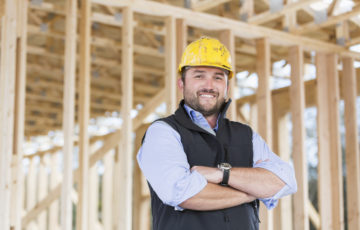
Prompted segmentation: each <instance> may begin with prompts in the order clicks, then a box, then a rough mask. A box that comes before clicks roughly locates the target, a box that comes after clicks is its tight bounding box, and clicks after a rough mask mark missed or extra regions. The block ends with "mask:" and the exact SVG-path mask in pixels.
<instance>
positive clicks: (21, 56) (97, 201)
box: [0, 0, 360, 230]
mask: <svg viewBox="0 0 360 230" xmlns="http://www.w3.org/2000/svg"><path fill="white" fill-rule="evenodd" d="M0 17H1V54H0V55H1V57H0V58H1V62H0V63H1V64H0V132H1V135H0V175H1V178H0V204H1V205H0V206H1V207H0V229H3V230H8V229H13V230H20V229H29V230H34V229H40V230H45V229H50V230H56V229H63V230H70V229H75V228H76V229H82V230H87V229H90V230H109V229H117V230H120V229H121V230H130V229H134V230H140V229H141V230H145V229H151V227H150V226H151V224H150V223H151V216H150V195H149V191H148V186H147V183H146V181H145V179H144V178H143V176H142V174H141V172H140V170H139V168H138V166H137V164H136V159H135V156H136V152H137V150H138V149H139V146H140V144H141V138H142V136H143V134H144V132H145V130H146V128H147V127H148V126H149V124H150V123H151V121H153V120H154V119H156V118H158V117H162V116H166V115H169V114H171V113H173V112H174V111H175V109H176V108H177V106H178V103H179V101H180V99H181V98H182V94H181V92H179V91H178V89H177V88H176V81H177V78H178V73H177V65H178V63H179V59H180V57H181V54H182V52H183V50H184V48H185V47H186V45H187V44H189V43H190V42H192V41H194V40H196V39H198V38H200V37H201V36H210V37H214V38H218V39H219V40H220V41H222V42H223V43H224V44H225V45H226V46H227V48H228V49H229V50H230V52H231V53H232V59H233V63H234V66H235V71H236V73H237V74H236V77H234V78H233V79H232V80H231V82H230V85H231V97H232V99H233V103H232V105H231V109H230V110H229V111H228V117H229V118H231V119H233V120H237V121H240V122H243V123H246V124H250V125H251V127H252V128H253V129H254V130H256V131H257V132H258V133H259V134H260V135H261V136H262V137H263V138H264V139H265V140H266V141H267V143H268V144H269V145H270V146H271V148H272V150H273V151H274V152H275V153H277V154H278V155H279V156H280V157H281V158H282V159H284V160H286V161H290V162H292V164H293V166H294V169H295V173H296V179H297V183H298V191H297V193H295V194H294V195H293V196H291V197H286V198H284V199H282V200H281V201H280V202H279V204H278V206H277V207H276V208H275V209H274V210H273V211H266V210H265V209H261V210H260V213H261V225H260V228H261V229H264V230H265V229H266V230H267V229H269V230H271V229H274V230H289V229H296V230H308V229H322V230H330V229H333V230H345V229H348V230H359V229H360V168H359V167H360V158H359V130H360V124H359V123H360V121H359V117H360V113H359V111H360V99H359V95H360V69H359V68H358V67H359V66H360V65H359V61H360V53H359V52H360V49H359V48H358V47H357V45H359V44H360V1H358V0H322V1H321V0H298V1H295V0H30V1H28V0H1V1H0ZM308 109H313V111H315V115H314V117H313V122H312V123H310V126H313V127H310V128H312V129H311V130H313V131H314V132H315V134H316V136H315V137H313V139H312V140H316V141H315V142H311V141H309V139H310V137H309V133H308V131H307V130H308V129H307V122H308V121H307V119H306V111H307V110H308ZM309 146H310V147H309ZM342 146H344V147H342ZM309 148H315V150H314V151H315V154H314V156H315V157H316V159H315V160H314V159H312V158H309V153H307V151H309ZM309 162H310V163H311V164H313V165H315V166H314V168H315V169H316V170H315V174H316V178H317V179H316V182H315V183H310V182H309V178H310V177H311V175H310V172H309ZM314 162H315V163H314ZM345 182H346V183H345ZM315 187H316V189H315ZM311 191H316V193H315V196H316V198H314V197H312V196H310V195H309V194H310V193H311Z"/></svg>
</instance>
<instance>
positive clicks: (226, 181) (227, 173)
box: [221, 169, 230, 185]
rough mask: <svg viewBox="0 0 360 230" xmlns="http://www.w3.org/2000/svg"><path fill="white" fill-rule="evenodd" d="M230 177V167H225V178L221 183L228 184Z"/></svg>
mask: <svg viewBox="0 0 360 230" xmlns="http://www.w3.org/2000/svg"><path fill="white" fill-rule="evenodd" d="M229 177H230V169H223V180H222V182H221V185H228V182H229Z"/></svg>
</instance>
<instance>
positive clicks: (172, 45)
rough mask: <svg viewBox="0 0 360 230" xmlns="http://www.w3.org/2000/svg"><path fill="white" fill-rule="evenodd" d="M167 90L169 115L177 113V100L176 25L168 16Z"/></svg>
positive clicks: (166, 22)
mask: <svg viewBox="0 0 360 230" xmlns="http://www.w3.org/2000/svg"><path fill="white" fill-rule="evenodd" d="M165 26H166V35H165V52H166V55H165V56H166V58H165V89H166V100H167V103H166V108H167V109H166V110H167V114H172V113H173V112H175V110H176V107H177V100H176V88H177V87H176V77H177V73H176V72H177V71H176V70H177V68H176V24H175V18H174V17H172V16H168V17H166V19H165Z"/></svg>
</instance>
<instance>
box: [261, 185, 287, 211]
mask: <svg viewBox="0 0 360 230" xmlns="http://www.w3.org/2000/svg"><path fill="white" fill-rule="evenodd" d="M288 189H289V186H288V185H285V186H284V187H283V188H282V189H280V191H279V192H277V193H276V194H275V195H274V196H272V197H270V198H263V199H259V200H261V201H262V202H263V203H264V205H265V206H266V208H267V209H269V210H271V209H273V208H275V207H276V205H277V204H278V201H279V199H280V198H281V197H283V196H284V195H285V193H286V191H288Z"/></svg>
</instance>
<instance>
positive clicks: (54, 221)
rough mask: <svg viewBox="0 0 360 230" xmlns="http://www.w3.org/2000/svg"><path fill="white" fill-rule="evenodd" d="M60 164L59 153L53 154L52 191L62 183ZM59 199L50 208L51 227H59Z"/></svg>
mask: <svg viewBox="0 0 360 230" xmlns="http://www.w3.org/2000/svg"><path fill="white" fill-rule="evenodd" d="M59 165H60V162H59V158H58V154H57V153H56V154H53V155H51V160H50V182H49V183H50V191H52V190H53V189H55V187H56V186H58V185H59V183H60V173H59V170H58V167H59ZM58 216H59V201H58V200H56V201H54V202H53V203H52V204H51V205H50V208H49V229H50V230H57V229H58V228H59V221H58Z"/></svg>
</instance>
